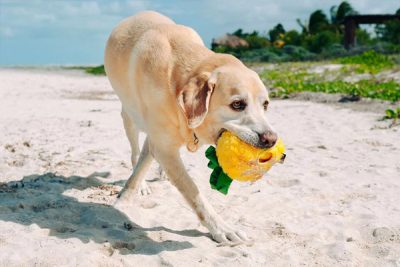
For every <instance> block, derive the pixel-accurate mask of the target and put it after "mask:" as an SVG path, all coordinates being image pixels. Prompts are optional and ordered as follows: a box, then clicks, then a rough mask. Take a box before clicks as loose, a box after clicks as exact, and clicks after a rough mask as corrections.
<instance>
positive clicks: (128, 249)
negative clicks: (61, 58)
mask: <svg viewBox="0 0 400 267" xmlns="http://www.w3.org/2000/svg"><path fill="white" fill-rule="evenodd" d="M351 107H352V103H347V104H343V105H340V106H338V105H329V104H321V103H315V102H311V101H302V100H273V101H272V103H271V106H270V111H269V113H268V117H269V120H270V122H271V124H272V125H273V126H274V128H275V129H276V130H277V131H278V133H279V134H280V136H281V138H282V139H283V140H284V142H285V144H286V146H287V158H286V161H285V163H284V164H283V165H277V166H275V167H273V168H272V169H271V171H270V172H269V173H268V174H267V175H266V176H265V177H264V178H263V179H262V180H260V181H257V182H256V183H253V184H248V183H238V182H234V183H233V184H232V186H231V189H230V192H229V194H228V195H227V196H224V195H222V194H220V193H219V192H217V191H214V190H212V189H211V188H210V185H209V182H208V179H209V175H210V172H211V170H210V169H208V168H207V159H206V158H205V156H204V150H205V149H206V147H203V148H202V149H200V150H199V151H198V152H196V153H190V152H187V151H185V150H184V149H182V157H183V160H184V163H185V166H186V168H187V170H188V172H189V173H190V174H191V176H192V177H193V179H194V181H195V182H196V184H197V185H198V186H199V187H200V190H201V192H203V194H204V195H205V196H206V197H207V198H208V199H209V200H210V202H211V203H212V205H213V206H214V207H215V209H216V210H217V212H218V213H219V214H220V215H221V216H222V218H223V219H224V220H226V221H227V222H229V223H231V224H233V225H234V226H235V227H238V228H240V229H242V230H243V231H246V232H247V233H248V235H250V236H251V237H252V238H253V239H254V244H253V245H252V246H244V245H241V246H236V247H224V246H218V244H217V243H215V242H213V241H212V240H211V239H210V235H209V234H208V232H207V229H205V228H204V227H202V226H201V225H200V223H199V221H198V220H197V218H196V216H195V215H194V213H193V212H192V211H191V210H190V208H189V206H188V205H187V204H186V203H185V201H184V200H183V198H182V197H181V196H180V194H179V193H178V191H177V190H176V189H175V188H174V187H173V186H172V185H171V184H170V183H169V181H168V180H163V179H161V178H160V173H159V170H158V166H157V165H156V164H155V163H154V164H153V165H152V167H151V170H150V171H149V173H148V175H147V180H148V181H149V185H150V187H151V189H152V191H153V193H152V194H151V195H149V196H138V197H137V198H136V201H135V202H134V203H132V207H131V208H130V209H127V210H124V211H120V210H117V209H115V208H113V206H112V204H113V203H114V201H115V199H116V196H117V193H118V191H119V190H121V188H122V186H123V184H124V182H125V180H126V179H127V178H128V176H129V175H130V173H131V166H130V151H129V145H128V141H127V139H126V136H125V133H124V129H123V125H122V120H121V118H120V103H119V101H118V99H117V97H116V96H115V95H114V93H113V92H112V89H111V87H110V85H109V83H108V80H107V78H106V77H103V76H100V77H98V76H89V75H86V74H83V73H82V72H79V71H65V70H53V71H51V70H41V69H36V70H32V69H0V266H289V265H290V266H300V265H306V266H310V265H320V266H400V138H399V137H400V133H399V130H400V129H399V127H394V128H390V129H388V128H387V126H388V124H389V122H388V121H379V119H380V118H381V117H382V115H383V114H382V113H377V112H374V111H373V110H360V109H352V108H351ZM140 140H141V142H143V140H144V135H141V136H140Z"/></svg>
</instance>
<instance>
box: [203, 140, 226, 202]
mask: <svg viewBox="0 0 400 267" xmlns="http://www.w3.org/2000/svg"><path fill="white" fill-rule="evenodd" d="M205 154H206V157H207V158H208V159H209V160H210V161H209V162H208V165H207V166H208V167H209V168H210V169H212V170H213V171H212V173H211V176H210V185H211V188H212V189H215V190H217V191H219V192H221V193H222V194H224V195H226V194H228V190H229V187H230V185H231V183H232V179H231V178H230V177H229V176H228V175H227V174H226V173H224V171H223V170H222V168H221V166H220V165H219V163H218V158H217V153H216V151H215V147H213V146H210V147H209V148H207V150H206V153H205Z"/></svg>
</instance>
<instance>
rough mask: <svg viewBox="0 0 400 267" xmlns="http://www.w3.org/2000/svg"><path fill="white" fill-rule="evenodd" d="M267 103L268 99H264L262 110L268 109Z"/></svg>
mask: <svg viewBox="0 0 400 267" xmlns="http://www.w3.org/2000/svg"><path fill="white" fill-rule="evenodd" d="M268 104H269V102H268V100H265V102H264V104H263V107H264V110H267V109H268Z"/></svg>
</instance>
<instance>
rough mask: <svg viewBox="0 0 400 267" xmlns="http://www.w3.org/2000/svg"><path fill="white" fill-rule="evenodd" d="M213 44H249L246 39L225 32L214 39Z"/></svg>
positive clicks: (236, 45) (232, 45) (234, 45)
mask: <svg viewBox="0 0 400 267" xmlns="http://www.w3.org/2000/svg"><path fill="white" fill-rule="evenodd" d="M212 45H224V46H229V47H238V46H245V47H248V46H249V44H248V43H247V41H246V40H244V39H242V38H240V37H237V36H236V35H232V34H225V35H223V36H221V37H218V38H215V39H213V40H212Z"/></svg>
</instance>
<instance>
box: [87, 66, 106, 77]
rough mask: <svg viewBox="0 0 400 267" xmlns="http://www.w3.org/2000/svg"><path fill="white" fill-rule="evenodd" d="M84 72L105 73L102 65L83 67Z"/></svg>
mask: <svg viewBox="0 0 400 267" xmlns="http://www.w3.org/2000/svg"><path fill="white" fill-rule="evenodd" d="M85 72H86V73H89V74H94V75H106V72H105V70H104V65H100V66H97V67H88V68H86V69H85Z"/></svg>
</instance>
